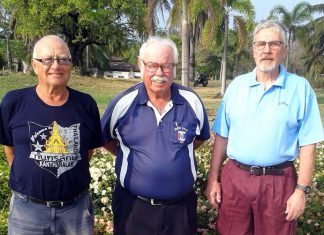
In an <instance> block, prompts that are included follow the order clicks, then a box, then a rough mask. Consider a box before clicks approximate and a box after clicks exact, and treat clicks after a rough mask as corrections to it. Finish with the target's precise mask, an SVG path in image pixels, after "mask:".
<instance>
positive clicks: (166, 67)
mask: <svg viewBox="0 0 324 235" xmlns="http://www.w3.org/2000/svg"><path fill="white" fill-rule="evenodd" d="M141 61H142V62H143V64H144V66H145V68H146V70H147V71H148V72H150V73H155V72H156V71H157V70H158V68H161V70H162V72H163V73H171V72H172V71H173V67H174V66H175V64H172V63H166V64H159V63H154V62H144V60H141Z"/></svg>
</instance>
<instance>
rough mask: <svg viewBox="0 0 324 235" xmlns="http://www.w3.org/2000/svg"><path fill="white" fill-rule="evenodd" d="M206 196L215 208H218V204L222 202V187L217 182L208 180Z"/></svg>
mask: <svg viewBox="0 0 324 235" xmlns="http://www.w3.org/2000/svg"><path fill="white" fill-rule="evenodd" d="M205 196H206V197H207V199H208V201H209V203H210V204H211V205H212V207H214V208H216V207H217V204H218V203H220V202H221V185H220V183H218V182H217V180H212V179H210V178H209V179H208V184H207V188H206V190H205Z"/></svg>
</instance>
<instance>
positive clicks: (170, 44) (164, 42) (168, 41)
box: [138, 36, 179, 64]
mask: <svg viewBox="0 0 324 235" xmlns="http://www.w3.org/2000/svg"><path fill="white" fill-rule="evenodd" d="M155 43H158V44H160V45H164V46H168V47H170V48H171V50H172V52H173V60H174V63H175V64H176V63H178V56H179V52H178V48H177V46H176V44H175V43H174V42H173V41H172V40H171V39H169V38H161V37H157V36H154V37H149V38H148V39H147V41H146V42H144V43H143V45H142V47H141V48H140V50H139V56H138V57H139V58H140V59H144V54H145V52H146V50H147V48H148V47H149V46H150V45H152V44H155Z"/></svg>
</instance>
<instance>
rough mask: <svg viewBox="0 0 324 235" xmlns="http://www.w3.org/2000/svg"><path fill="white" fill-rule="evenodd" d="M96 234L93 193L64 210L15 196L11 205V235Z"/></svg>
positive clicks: (9, 220) (9, 224) (64, 207)
mask: <svg viewBox="0 0 324 235" xmlns="http://www.w3.org/2000/svg"><path fill="white" fill-rule="evenodd" d="M93 233H94V218H93V210H92V202H91V199H90V196H89V193H86V194H84V195H83V196H82V197H80V198H79V199H78V200H77V201H75V202H73V203H71V204H68V205H66V206H63V207H60V208H50V207H47V206H46V205H42V204H37V203H34V202H31V201H28V200H27V199H26V197H23V196H20V195H16V194H15V193H13V195H12V197H11V202H10V210H9V219H8V234H9V235H90V234H93Z"/></svg>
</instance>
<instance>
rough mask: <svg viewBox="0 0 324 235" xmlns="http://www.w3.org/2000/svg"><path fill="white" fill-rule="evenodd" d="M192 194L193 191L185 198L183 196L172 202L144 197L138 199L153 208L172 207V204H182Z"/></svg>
mask: <svg viewBox="0 0 324 235" xmlns="http://www.w3.org/2000/svg"><path fill="white" fill-rule="evenodd" d="M192 192H193V190H192V191H190V192H189V193H187V194H186V195H184V196H181V197H179V198H176V199H171V200H160V199H154V198H146V197H142V196H136V197H137V198H138V199H140V200H142V201H145V202H147V203H149V204H151V205H152V206H166V205H172V204H175V203H177V202H180V201H182V200H184V199H185V198H186V197H188V196H189V195H190V194H191V193H192Z"/></svg>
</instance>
